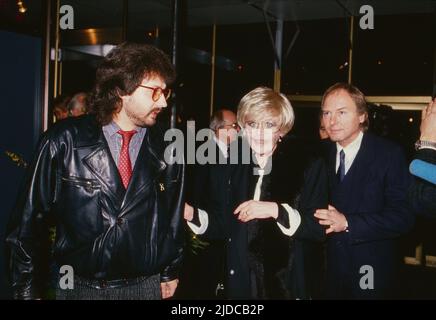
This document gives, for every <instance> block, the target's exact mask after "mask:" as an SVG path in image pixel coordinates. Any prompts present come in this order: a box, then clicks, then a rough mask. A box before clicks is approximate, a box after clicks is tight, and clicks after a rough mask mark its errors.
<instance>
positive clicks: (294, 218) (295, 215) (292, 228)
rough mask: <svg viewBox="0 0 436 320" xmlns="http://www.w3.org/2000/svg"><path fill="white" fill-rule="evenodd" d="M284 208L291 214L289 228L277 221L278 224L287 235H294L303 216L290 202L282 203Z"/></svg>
mask: <svg viewBox="0 0 436 320" xmlns="http://www.w3.org/2000/svg"><path fill="white" fill-rule="evenodd" d="M281 205H282V206H283V208H285V210H286V211H287V212H288V214H289V228H285V227H284V226H282V225H281V224H280V223H278V222H277V225H278V226H279V228H280V230H281V231H282V232H283V233H284V234H285V235H287V236H289V237H292V236H293V235H294V233H295V232H296V231H297V229H298V227H299V226H300V224H301V216H300V213H299V212H298V211H297V210H295V209H293V208H292V207H291V206H290V205H289V204H287V203H282V204H281Z"/></svg>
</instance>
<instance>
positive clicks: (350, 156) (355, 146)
mask: <svg viewBox="0 0 436 320" xmlns="http://www.w3.org/2000/svg"><path fill="white" fill-rule="evenodd" d="M362 138H363V132H362V131H360V132H359V135H358V136H357V137H356V139H354V141H353V142H351V143H350V144H349V145H348V146H346V147H345V148H344V147H342V146H341V145H340V144H339V143H337V142H336V171H335V172H338V168H339V162H340V159H339V153H340V152H341V151H342V150H344V153H345V174H347V172H348V170H349V169H350V167H351V165H352V164H353V161H354V159H355V158H356V156H357V153H358V152H359V149H360V145H361V144H362Z"/></svg>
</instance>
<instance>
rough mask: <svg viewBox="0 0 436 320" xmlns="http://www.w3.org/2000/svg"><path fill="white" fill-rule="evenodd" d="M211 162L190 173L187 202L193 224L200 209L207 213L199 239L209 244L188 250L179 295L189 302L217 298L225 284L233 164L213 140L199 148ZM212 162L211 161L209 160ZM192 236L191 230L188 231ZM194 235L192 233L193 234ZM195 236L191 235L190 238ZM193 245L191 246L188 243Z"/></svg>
mask: <svg viewBox="0 0 436 320" xmlns="http://www.w3.org/2000/svg"><path fill="white" fill-rule="evenodd" d="M198 150H200V151H201V153H203V150H204V151H205V150H207V152H206V151H205V156H210V160H212V162H210V163H209V162H208V163H204V164H198V163H197V164H196V165H195V166H193V167H194V168H193V170H191V175H190V177H189V178H190V179H191V181H192V191H191V192H190V194H189V196H187V198H186V201H187V202H188V203H189V204H190V205H192V206H193V207H194V210H195V214H194V217H195V218H194V221H193V223H194V224H198V209H201V210H204V211H206V212H207V214H208V219H209V227H208V229H207V231H206V233H205V234H202V235H197V236H196V237H197V239H200V240H201V241H203V242H205V243H206V246H205V247H202V248H196V250H195V252H194V251H193V250H186V251H187V252H186V256H185V263H184V267H183V275H182V281H181V283H180V285H181V286H180V288H179V294H180V296H181V297H182V298H189V299H216V298H220V296H218V295H217V291H216V288H217V285H218V284H219V283H222V282H223V281H222V280H223V277H224V268H225V246H224V241H225V239H226V238H227V236H228V228H227V227H226V226H227V225H228V222H227V219H228V217H227V216H228V214H227V211H226V210H227V208H228V203H229V197H230V192H229V191H228V188H229V184H228V179H229V173H230V171H231V170H230V169H231V167H230V165H227V164H225V163H226V162H227V159H226V158H225V157H224V155H223V154H222V152H221V150H220V149H219V147H218V145H217V144H216V142H215V141H214V140H213V139H210V140H208V141H207V142H205V143H204V144H202V145H201V149H198ZM208 159H209V158H208ZM188 232H189V233H191V231H190V230H188ZM190 235H191V234H190ZM191 236H192V235H191ZM188 245H191V246H192V244H188Z"/></svg>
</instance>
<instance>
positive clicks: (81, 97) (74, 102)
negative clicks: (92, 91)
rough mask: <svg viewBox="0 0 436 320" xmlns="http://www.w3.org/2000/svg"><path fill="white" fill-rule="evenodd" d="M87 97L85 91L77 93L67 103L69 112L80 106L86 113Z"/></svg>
mask: <svg viewBox="0 0 436 320" xmlns="http://www.w3.org/2000/svg"><path fill="white" fill-rule="evenodd" d="M86 98H87V94H86V93H85V92H79V93H76V94H75V95H74V96H73V97H72V98H71V100H70V102H69V103H68V105H67V109H68V112H69V113H71V112H72V111H73V110H75V109H79V108H80V109H81V110H82V111H83V112H84V113H86V112H87V106H86Z"/></svg>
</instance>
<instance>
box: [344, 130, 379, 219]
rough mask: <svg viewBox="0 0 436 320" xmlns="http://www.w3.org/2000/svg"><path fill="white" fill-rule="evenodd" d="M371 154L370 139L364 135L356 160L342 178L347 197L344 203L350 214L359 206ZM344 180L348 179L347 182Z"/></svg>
mask: <svg viewBox="0 0 436 320" xmlns="http://www.w3.org/2000/svg"><path fill="white" fill-rule="evenodd" d="M372 154H373V153H372V149H371V144H370V137H369V135H368V134H364V135H363V139H362V144H361V145H360V149H359V151H358V153H357V155H356V158H355V159H354V161H353V164H352V165H351V167H350V169H349V170H348V172H347V174H346V176H345V178H344V182H345V183H346V186H347V189H348V191H347V193H348V195H349V196H348V197H347V200H346V203H347V208H351V211H350V212H357V211H358V209H359V206H360V204H361V198H362V194H363V191H364V190H363V189H364V187H365V181H366V177H367V175H368V170H369V168H370V167H371V158H372ZM346 179H348V181H347V180H346Z"/></svg>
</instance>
